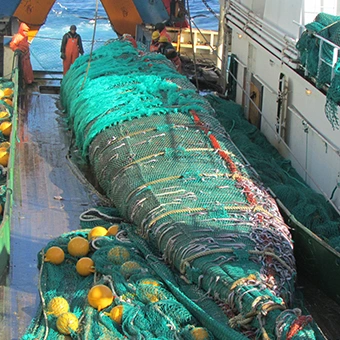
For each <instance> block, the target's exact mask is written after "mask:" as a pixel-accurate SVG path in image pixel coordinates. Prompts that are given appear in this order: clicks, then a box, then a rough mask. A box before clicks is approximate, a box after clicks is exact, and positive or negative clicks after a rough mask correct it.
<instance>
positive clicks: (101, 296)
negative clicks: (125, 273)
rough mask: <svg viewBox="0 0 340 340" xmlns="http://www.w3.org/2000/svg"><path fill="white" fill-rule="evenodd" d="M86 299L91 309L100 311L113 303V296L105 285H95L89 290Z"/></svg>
mask: <svg viewBox="0 0 340 340" xmlns="http://www.w3.org/2000/svg"><path fill="white" fill-rule="evenodd" d="M87 299H88V301H89V304H90V305H91V306H92V307H94V308H97V310H98V311H101V310H102V309H104V308H106V307H108V306H110V305H111V303H112V301H113V294H112V291H111V289H110V288H109V287H107V286H105V285H96V286H93V287H92V288H91V289H90V291H89V293H88V295H87Z"/></svg>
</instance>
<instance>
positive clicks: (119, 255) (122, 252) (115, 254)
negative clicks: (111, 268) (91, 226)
mask: <svg viewBox="0 0 340 340" xmlns="http://www.w3.org/2000/svg"><path fill="white" fill-rule="evenodd" d="M107 258H108V260H109V261H110V262H112V263H113V264H116V265H119V264H123V263H124V262H126V261H128V260H129V259H130V253H129V251H128V250H127V249H126V248H124V247H121V246H115V247H113V248H112V249H110V250H109V252H108V253H107Z"/></svg>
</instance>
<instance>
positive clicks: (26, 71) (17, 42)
mask: <svg viewBox="0 0 340 340" xmlns="http://www.w3.org/2000/svg"><path fill="white" fill-rule="evenodd" d="M29 30H30V29H29V27H28V26H27V25H26V24H25V23H21V24H20V26H19V31H18V33H17V34H14V35H13V38H12V40H11V42H10V43H9V46H10V48H11V49H12V51H14V53H17V54H19V56H20V66H21V72H22V76H23V80H24V81H25V83H26V84H32V83H33V80H34V76H33V69H32V64H31V59H30V46H29V42H28V32H29Z"/></svg>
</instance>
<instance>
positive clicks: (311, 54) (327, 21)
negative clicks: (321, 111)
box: [296, 13, 340, 129]
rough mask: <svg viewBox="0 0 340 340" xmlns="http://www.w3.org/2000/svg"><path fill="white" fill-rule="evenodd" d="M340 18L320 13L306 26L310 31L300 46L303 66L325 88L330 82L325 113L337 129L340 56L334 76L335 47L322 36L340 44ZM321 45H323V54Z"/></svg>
mask: <svg viewBox="0 0 340 340" xmlns="http://www.w3.org/2000/svg"><path fill="white" fill-rule="evenodd" d="M339 32H340V17H338V16H334V15H330V14H326V13H320V14H318V15H317V16H316V18H315V19H314V21H313V22H311V23H309V24H307V25H306V31H305V32H304V33H303V34H302V35H301V38H300V39H299V41H298V43H297V45H296V47H297V49H298V50H299V51H300V58H301V63H302V65H304V66H305V68H306V70H307V72H308V75H309V76H311V77H314V78H315V79H316V86H317V87H319V88H322V87H323V86H324V85H327V87H328V86H329V88H328V91H327V100H326V106H325V113H326V116H327V119H328V120H329V121H330V123H331V124H332V127H333V128H334V129H339V127H340V121H339V115H338V104H339V103H340V69H339V67H340V59H339V58H337V59H336V60H335V65H334V77H333V78H332V67H331V66H330V65H332V63H333V53H334V47H333V46H332V45H330V44H327V43H326V42H323V41H322V40H320V39H319V38H317V37H316V36H315V34H318V35H319V36H321V37H323V38H325V39H327V40H329V41H331V42H332V43H334V44H336V45H338V46H340V39H339ZM320 44H322V48H321V54H320V52H319V50H320Z"/></svg>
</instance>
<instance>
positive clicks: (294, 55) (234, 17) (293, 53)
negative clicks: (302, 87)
mask: <svg viewBox="0 0 340 340" xmlns="http://www.w3.org/2000/svg"><path fill="white" fill-rule="evenodd" d="M227 18H228V19H229V20H230V21H232V22H233V21H237V22H238V23H239V25H240V26H241V27H240V29H242V31H244V32H245V33H247V30H248V28H250V29H252V31H253V32H255V33H256V34H257V36H258V37H259V38H261V39H264V40H266V41H268V43H270V44H271V45H272V46H273V47H275V48H276V49H277V50H278V51H280V52H281V53H282V54H286V55H287V56H289V57H290V58H291V59H294V60H297V59H298V51H297V50H296V49H294V50H292V49H291V48H289V47H288V46H286V45H285V44H284V43H283V42H282V41H281V40H280V39H278V38H277V37H274V36H272V35H270V33H267V32H265V31H264V30H262V29H261V28H258V27H256V26H255V25H253V23H251V22H248V23H247V22H243V21H242V18H240V15H239V14H238V13H232V14H228V15H227ZM242 26H243V27H242ZM251 36H253V35H251Z"/></svg>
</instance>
